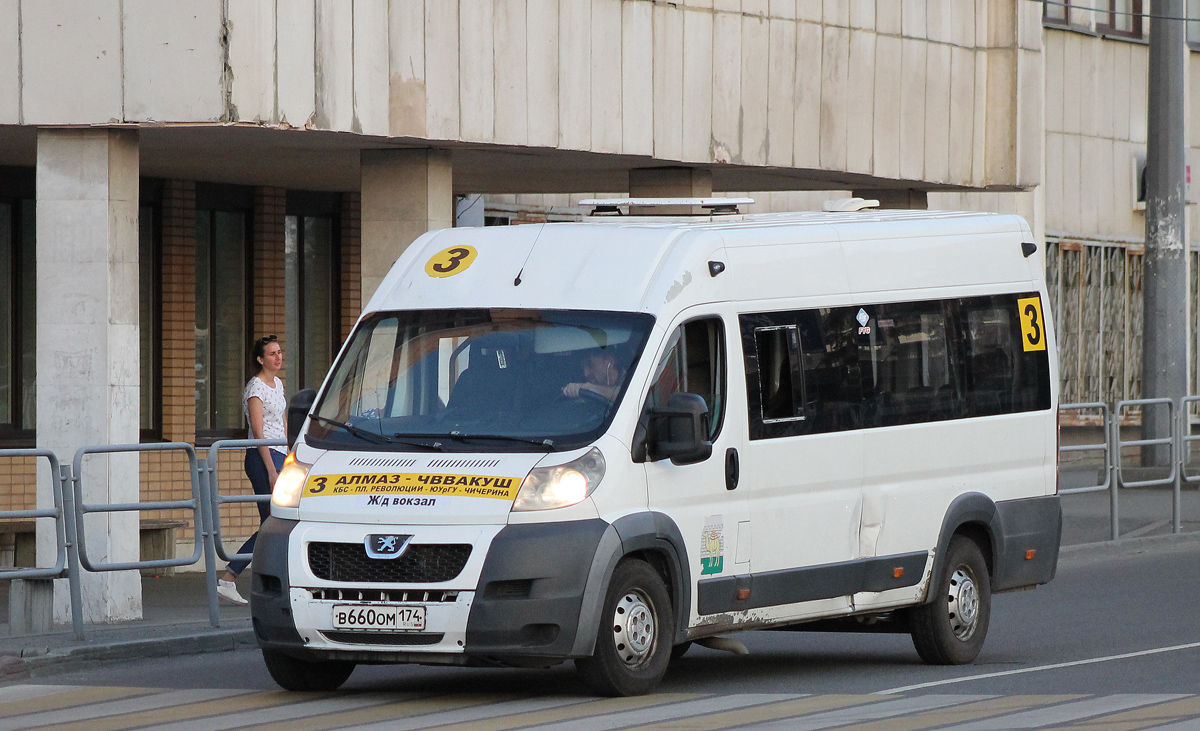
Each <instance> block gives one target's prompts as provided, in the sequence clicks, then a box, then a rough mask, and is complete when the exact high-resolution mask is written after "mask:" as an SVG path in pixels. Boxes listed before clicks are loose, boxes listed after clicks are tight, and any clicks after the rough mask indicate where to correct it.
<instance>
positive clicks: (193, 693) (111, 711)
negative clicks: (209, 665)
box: [0, 688, 253, 731]
mask: <svg viewBox="0 0 1200 731" xmlns="http://www.w3.org/2000/svg"><path fill="white" fill-rule="evenodd" d="M252 692H253V691H249V690H235V691H229V690H217V689H214V688H196V689H194V690H173V691H172V690H163V691H161V692H159V693H155V694H153V695H143V696H139V697H137V698H122V699H120V700H115V701H108V702H105V703H92V704H89V705H86V706H72V707H66V708H54V709H51V710H45V711H41V712H39V713H33V714H26V715H23V716H17V717H14V718H9V719H5V720H2V721H0V731H11V730H13V729H25V728H33V727H35V726H48V725H51V724H55V725H62V724H66V723H74V722H79V721H94V720H95V719H99V718H105V717H114V716H126V715H129V714H131V713H136V712H139V711H155V710H160V709H162V708H167V707H172V706H179V705H182V704H184V703H208V702H210V701H220V700H224V699H226V698H234V697H237V696H242V695H249V694H250V693H252Z"/></svg>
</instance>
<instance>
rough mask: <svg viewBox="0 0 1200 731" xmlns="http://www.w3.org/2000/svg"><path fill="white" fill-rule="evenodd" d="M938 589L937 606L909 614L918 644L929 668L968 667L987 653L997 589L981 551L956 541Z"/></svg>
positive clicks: (925, 606)
mask: <svg viewBox="0 0 1200 731" xmlns="http://www.w3.org/2000/svg"><path fill="white" fill-rule="evenodd" d="M931 580H932V581H933V582H934V584H933V588H932V589H931V591H932V592H933V601H931V602H929V603H928V604H923V605H921V606H919V607H914V608H913V609H911V610H909V615H908V619H909V623H910V630H911V632H912V639H913V645H914V646H916V648H917V654H918V655H920V656H921V659H922V660H924V661H925V662H927V663H929V664H930V665H964V664H966V663H969V662H971V661H972V660H974V659H975V658H976V657H978V655H979V651H980V650H982V649H983V640H984V638H986V637H987V630H988V620H989V619H990V618H991V615H992V589H991V582H990V579H989V577H988V570H987V563H985V562H984V560H983V554H982V553H981V552H980V550H979V546H977V545H976V544H975V542H974V541H972V540H971V539H969V538H967V537H966V536H954V537H953V538H951V539H950V545H949V546H948V547H947V549H946V559H945V561H943V562H942V569H941V572H940V573H939V575H938V576H934V577H932V579H931Z"/></svg>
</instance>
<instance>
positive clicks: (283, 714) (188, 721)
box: [145, 692, 431, 731]
mask: <svg viewBox="0 0 1200 731" xmlns="http://www.w3.org/2000/svg"><path fill="white" fill-rule="evenodd" d="M288 695H289V696H292V697H295V698H296V700H297V702H294V703H288V704H286V705H277V706H265V707H262V708H256V709H251V710H247V711H237V710H236V709H226V708H224V707H215V708H213V709H212V712H211V713H210V714H208V715H193V716H190V717H184V718H183V719H173V718H166V719H160V720H159V721H157V724H158V725H154V726H149V727H146V728H145V731H151V729H153V730H154V731H217V730H218V729H231V728H240V727H243V726H253V725H255V724H274V723H279V722H287V723H290V722H291V721H289V719H297V718H307V717H309V716H319V715H325V714H330V713H341V712H345V711H354V710H357V709H360V708H364V707H370V706H381V705H384V704H392V705H398V704H399V703H406V702H409V701H414V700H422V699H424V698H429V697H431V696H429V695H428V694H416V693H396V694H383V693H346V692H343V693H337V694H333V693H324V694H320V695H317V694H314V693H304V694H301V693H290V694H288ZM398 702H399V703H398Z"/></svg>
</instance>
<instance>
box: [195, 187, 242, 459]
mask: <svg viewBox="0 0 1200 731" xmlns="http://www.w3.org/2000/svg"><path fill="white" fill-rule="evenodd" d="M247 218H248V217H247V215H246V214H245V213H244V212H241V211H220V210H197V211H196V430H197V436H198V437H210V438H211V437H215V436H240V435H241V432H242V431H244V429H245V418H244V417H243V415H242V389H243V387H244V386H245V384H246V379H247V374H246V363H247V352H248V351H247V349H248V348H249V327H248V324H247V320H248V311H249V307H248V297H247V282H248V280H249V259H248V252H249V236H248V233H247ZM206 432H207V433H206Z"/></svg>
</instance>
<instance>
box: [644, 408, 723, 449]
mask: <svg viewBox="0 0 1200 731" xmlns="http://www.w3.org/2000/svg"><path fill="white" fill-rule="evenodd" d="M650 424H651V434H652V436H651V438H650V443H649V445H648V446H649V457H650V459H652V460H659V459H670V460H671V461H672V462H674V463H675V464H678V465H682V464H693V463H695V462H703V461H704V460H706V459H708V458H709V456H711V455H712V442H710V441H708V440H707V438H706V437H707V436H708V404H706V403H704V399H703V398H702V397H700V396H699V395H697V394H694V393H673V394H671V397H670V398H668V399H667V403H666V405H665V406H659V407H657V408H655V409H654V410H653V411H652V412H650Z"/></svg>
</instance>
